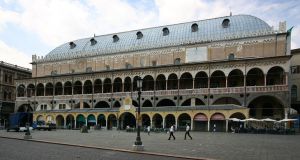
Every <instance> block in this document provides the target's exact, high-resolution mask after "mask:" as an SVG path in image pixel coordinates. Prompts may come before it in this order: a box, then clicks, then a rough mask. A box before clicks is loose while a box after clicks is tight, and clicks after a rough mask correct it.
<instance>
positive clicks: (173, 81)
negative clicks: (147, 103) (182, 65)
mask: <svg viewBox="0 0 300 160" xmlns="http://www.w3.org/2000/svg"><path fill="white" fill-rule="evenodd" d="M167 83H168V84H167V86H168V90H173V89H178V78H177V75H176V74H174V73H172V74H170V75H169V77H168V81H167Z"/></svg>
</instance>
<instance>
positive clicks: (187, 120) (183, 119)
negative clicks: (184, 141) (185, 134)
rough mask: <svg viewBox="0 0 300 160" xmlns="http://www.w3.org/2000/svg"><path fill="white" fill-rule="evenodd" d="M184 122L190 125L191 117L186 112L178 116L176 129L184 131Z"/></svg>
mask: <svg viewBox="0 0 300 160" xmlns="http://www.w3.org/2000/svg"><path fill="white" fill-rule="evenodd" d="M186 124H189V126H191V117H190V115H188V114H187V113H182V114H181V115H179V117H178V126H177V130H181V131H185V129H186Z"/></svg>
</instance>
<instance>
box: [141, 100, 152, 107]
mask: <svg viewBox="0 0 300 160" xmlns="http://www.w3.org/2000/svg"><path fill="white" fill-rule="evenodd" d="M142 107H153V105H152V103H151V102H150V101H149V100H146V101H145V102H144V103H143V106H142Z"/></svg>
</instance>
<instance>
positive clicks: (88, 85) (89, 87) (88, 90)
mask: <svg viewBox="0 0 300 160" xmlns="http://www.w3.org/2000/svg"><path fill="white" fill-rule="evenodd" d="M92 93H93V83H92V81H90V80H86V81H85V82H84V84H83V94H92Z"/></svg>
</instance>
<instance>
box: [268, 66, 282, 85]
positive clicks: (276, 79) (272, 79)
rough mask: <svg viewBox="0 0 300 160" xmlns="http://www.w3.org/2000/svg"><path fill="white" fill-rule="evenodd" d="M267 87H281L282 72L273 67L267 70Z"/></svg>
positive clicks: (277, 67)
mask: <svg viewBox="0 0 300 160" xmlns="http://www.w3.org/2000/svg"><path fill="white" fill-rule="evenodd" d="M266 80H267V85H282V84H285V73H284V70H283V69H282V68H281V67H279V66H275V67H272V68H270V69H269V71H268V73H267V79H266Z"/></svg>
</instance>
